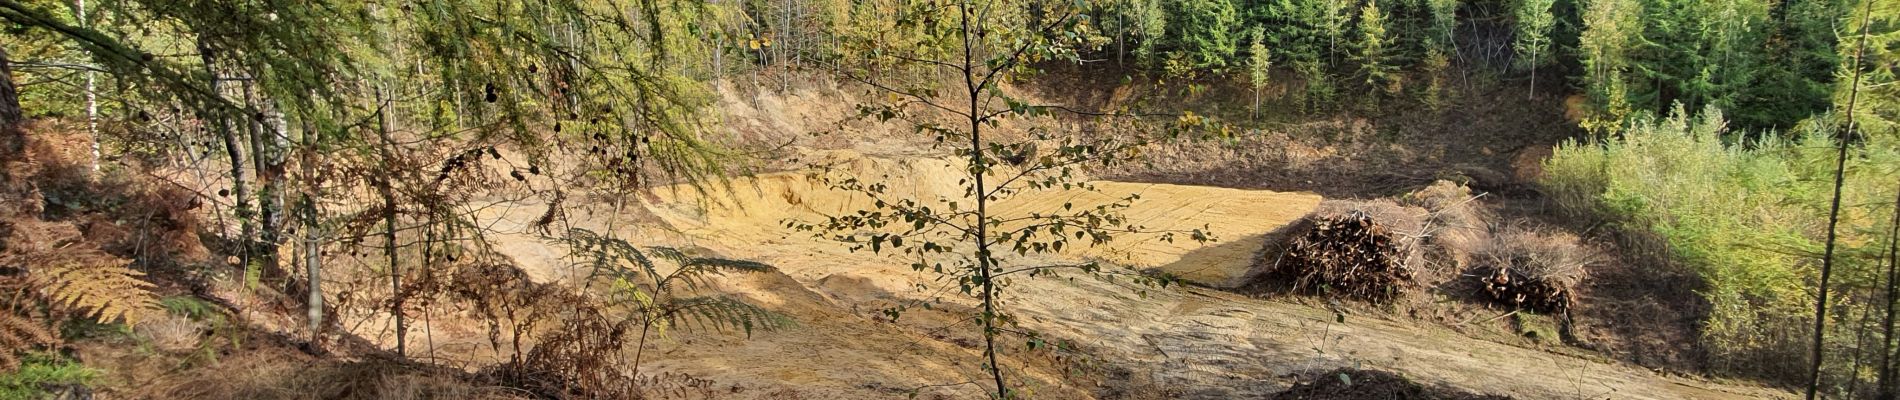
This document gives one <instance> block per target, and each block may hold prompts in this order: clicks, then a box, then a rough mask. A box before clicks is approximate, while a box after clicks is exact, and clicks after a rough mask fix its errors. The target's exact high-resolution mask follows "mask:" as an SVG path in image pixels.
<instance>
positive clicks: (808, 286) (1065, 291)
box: [500, 153, 1786, 399]
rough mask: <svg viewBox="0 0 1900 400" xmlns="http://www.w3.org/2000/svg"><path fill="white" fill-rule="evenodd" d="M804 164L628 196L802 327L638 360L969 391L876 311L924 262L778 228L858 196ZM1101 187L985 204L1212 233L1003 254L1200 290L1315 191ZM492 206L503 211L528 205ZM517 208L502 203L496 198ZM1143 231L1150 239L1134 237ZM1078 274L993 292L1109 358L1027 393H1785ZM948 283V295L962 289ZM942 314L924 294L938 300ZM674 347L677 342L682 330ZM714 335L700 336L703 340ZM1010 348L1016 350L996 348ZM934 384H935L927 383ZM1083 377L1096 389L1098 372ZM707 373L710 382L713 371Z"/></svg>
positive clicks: (778, 382) (871, 391)
mask: <svg viewBox="0 0 1900 400" xmlns="http://www.w3.org/2000/svg"><path fill="white" fill-rule="evenodd" d="M827 157H831V159H832V160H833V161H836V162H837V165H839V167H837V168H836V169H834V170H835V171H848V172H850V173H853V174H856V175H858V176H860V177H862V178H864V179H868V180H881V181H886V182H889V183H890V184H891V185H892V187H893V188H892V195H894V196H910V197H912V198H918V199H926V200H928V199H937V198H942V197H944V196H945V194H958V193H961V189H960V188H958V187H957V186H956V177H957V176H958V174H959V173H960V172H959V170H957V169H956V168H955V167H954V166H952V165H950V164H949V163H948V162H946V161H944V160H937V159H921V160H918V159H911V160H903V161H894V160H881V159H867V158H862V157H856V156H854V155H853V154H850V153H833V154H830V155H828V156H827ZM815 176H816V175H814V174H813V173H802V172H790V173H778V174H769V175H763V176H759V177H756V178H748V179H741V180H738V181H735V182H734V184H733V185H731V186H730V187H729V188H725V187H715V188H710V190H711V192H710V193H707V194H704V195H702V194H699V193H696V192H694V191H692V190H677V191H675V190H667V189H660V190H656V191H655V192H653V194H652V195H650V196H648V197H647V198H646V199H644V200H645V201H644V203H645V212H647V213H650V214H649V215H650V217H651V218H647V219H648V220H647V221H645V222H643V223H640V224H637V225H635V226H632V227H629V228H624V230H627V231H629V232H627V233H628V234H632V235H642V236H643V237H645V238H647V239H648V240H649V242H652V243H656V244H670V245H678V246H692V247H699V248H703V249H706V250H710V251H713V252H716V253H719V254H722V255H724V256H727V257H734V258H743V259H752V260H757V261H763V262H767V263H770V264H773V265H775V266H777V267H778V268H779V269H780V271H781V272H782V275H777V274H774V275H762V276H749V277H734V278H733V279H729V280H727V281H726V282H725V283H724V286H725V288H724V289H725V290H728V291H732V292H736V293H740V294H741V295H742V296H744V297H746V298H748V299H750V300H751V301H754V302H756V303H758V304H761V305H764V306H767V307H768V308H772V309H774V310H778V311H780V312H784V313H787V314H789V315H791V316H792V317H793V318H795V319H798V320H799V323H800V324H801V325H800V326H799V327H797V328H793V329H791V330H786V331H780V332H771V333H763V334H758V335H755V336H754V337H752V338H751V339H749V340H747V339H743V338H738V337H730V336H725V337H720V336H681V337H677V338H675V339H674V341H673V342H670V343H668V344H662V345H661V347H660V349H661V351H662V354H661V355H660V356H659V357H658V359H657V360H656V362H655V364H656V365H660V366H664V367H665V368H667V370H669V371H680V372H690V373H692V374H694V375H695V376H699V377H702V378H708V379H712V380H713V381H715V382H720V384H721V385H733V386H735V387H738V388H739V389H736V390H737V391H736V392H734V396H736V397H739V398H826V399H830V398H893V397H899V398H901V397H903V396H904V395H905V394H906V393H908V392H909V391H910V390H912V389H914V388H919V387H927V388H925V389H922V390H919V392H920V393H922V394H924V395H925V396H924V397H922V398H931V396H942V397H943V398H976V397H980V396H981V394H979V392H978V391H977V390H978V388H977V387H975V386H974V385H970V384H958V383H961V382H966V381H974V380H977V378H979V377H980V376H981V374H982V372H981V371H980V369H978V368H979V367H978V365H979V364H978V361H977V360H978V354H979V353H978V351H977V349H978V347H977V346H976V345H975V343H974V342H973V340H974V335H973V331H974V328H971V327H970V326H968V325H967V324H959V321H958V320H956V319H954V316H955V315H958V314H955V313H954V311H952V312H915V313H912V314H914V316H913V315H911V314H907V315H906V317H905V319H904V320H902V321H900V322H898V323H888V322H880V321H877V320H875V318H876V315H878V311H879V310H881V309H882V308H884V307H889V306H891V305H893V304H897V303H898V302H902V301H906V300H914V299H920V298H926V297H931V296H933V295H935V292H929V291H925V290H920V287H919V284H923V285H925V287H929V288H935V287H937V286H935V285H934V284H935V282H932V280H931V279H932V276H930V275H927V274H923V273H917V272H913V271H911V270H910V268H909V267H908V261H906V260H902V259H896V258H891V257H889V256H879V255H873V254H869V253H865V252H859V253H851V252H848V251H846V247H845V246H844V245H841V244H838V243H834V242H826V241H821V240H817V239H814V238H811V237H810V235H809V234H808V233H802V232H795V231H792V230H791V229H788V228H786V227H785V225H784V222H785V221H788V220H810V219H814V218H819V217H822V216H823V215H827V214H836V213H842V212H849V211H855V210H858V209H860V208H861V207H864V206H865V205H867V203H868V202H866V201H864V200H860V199H857V198H855V197H853V196H846V195H844V193H842V192H839V191H836V190H832V189H829V188H828V187H826V185H824V184H823V183H820V182H818V181H817V180H816V179H815ZM1098 187H1099V188H1100V189H1101V193H1078V192H1056V193H1041V194H1031V195H1023V196H1019V197H1016V198H1013V199H1009V200H1006V201H1004V202H1001V203H1000V204H999V205H998V207H997V208H996V209H995V211H996V212H997V213H999V214H1000V215H1008V214H1009V213H1018V212H1026V211H1028V210H1032V209H1042V208H1050V207H1059V206H1060V205H1061V204H1062V203H1063V202H1075V203H1078V204H1083V203H1087V202H1090V201H1104V200H1103V199H1106V198H1112V197H1119V196H1121V195H1125V194H1126V193H1141V194H1142V200H1140V201H1139V202H1137V203H1136V204H1135V205H1134V207H1133V208H1132V209H1131V210H1130V212H1128V213H1127V214H1128V215H1129V217H1130V219H1131V220H1133V221H1136V222H1137V223H1140V224H1144V225H1148V226H1150V227H1160V228H1168V227H1199V226H1203V224H1205V225H1206V226H1207V227H1209V228H1211V229H1212V230H1213V231H1214V232H1215V233H1216V234H1217V235H1219V236H1220V238H1221V241H1220V242H1217V243H1211V244H1205V245H1202V244H1196V243H1193V242H1190V241H1185V240H1182V241H1177V242H1176V243H1173V244H1168V243H1159V242H1157V241H1154V240H1151V238H1135V237H1124V238H1120V239H1117V241H1116V242H1114V244H1112V245H1110V246H1107V247H1105V248H1097V249H1091V250H1086V251H1080V252H1075V253H1073V254H1063V255H1055V256H1032V257H1027V258H1014V259H1008V260H1006V261H1005V262H1014V263H1054V262H1064V261H1074V260H1078V259H1081V258H1093V259H1107V260H1110V261H1114V262H1118V263H1124V264H1126V265H1131V266H1135V267H1138V268H1148V267H1156V268H1162V269H1166V270H1169V271H1173V272H1176V273H1180V274H1183V275H1186V276H1188V277H1190V278H1193V279H1194V280H1196V281H1198V282H1204V283H1207V284H1211V285H1222V284H1227V283H1232V282H1233V281H1234V280H1237V279H1242V278H1244V277H1245V276H1247V275H1248V271H1247V269H1246V266H1249V265H1252V264H1253V263H1254V260H1253V258H1254V257H1255V255H1254V254H1255V253H1256V249H1258V248H1259V246H1260V242H1261V240H1262V239H1261V235H1264V234H1267V233H1269V232H1271V231H1273V230H1274V229H1276V228H1278V227H1280V226H1282V225H1285V224H1286V223H1288V222H1290V221H1292V220H1293V219H1295V218H1298V217H1299V216H1301V215H1304V214H1305V213H1306V212H1307V211H1308V210H1310V209H1311V208H1312V207H1313V206H1315V205H1316V204H1317V203H1318V201H1319V197H1318V196H1315V195H1311V194H1292V193H1276V192H1268V191H1246V190H1234V189H1221V188H1211V187H1191V186H1178V185H1160V184H1128V183H1112V182H1104V183H1101V184H1100V185H1098ZM529 211H531V210H525V209H524V210H523V211H522V213H523V215H521V216H515V215H504V216H500V217H503V218H502V219H503V220H504V221H512V220H527V219H528V215H527V214H530V213H531V212H529ZM510 214H514V213H510ZM1144 239H1149V240H1144ZM534 247H535V246H526V245H524V246H504V251H507V252H509V253H511V255H512V256H514V257H515V258H516V259H517V260H518V261H520V262H522V263H523V264H524V266H526V267H528V268H529V269H530V270H539V271H536V272H537V276H541V277H547V278H549V279H554V277H556V276H559V275H560V274H561V273H562V272H565V271H558V270H560V269H561V268H562V267H558V265H559V264H558V263H555V262H554V260H553V259H552V258H550V254H548V252H547V251H546V250H545V249H537V248H534ZM1141 289H1142V288H1133V287H1129V286H1127V285H1126V284H1125V283H1119V284H1118V283H1109V282H1102V281H1099V280H1094V279H1090V278H1086V277H1077V278H1074V279H1068V278H1067V277H1064V278H1060V279H1020V280H1017V281H1016V283H1015V284H1014V285H1013V286H1011V287H1010V290H1011V291H1012V293H1013V294H1012V295H1011V296H1010V297H1008V298H1006V300H1007V303H1006V306H1007V307H1010V309H1011V310H1013V311H1015V312H1017V313H1019V315H1020V316H1021V317H1022V318H1023V321H1024V322H1023V323H1024V325H1025V326H1026V327H1029V328H1032V329H1035V330H1038V331H1040V332H1042V333H1044V334H1047V335H1050V336H1053V337H1056V338H1061V339H1067V340H1071V341H1073V342H1075V343H1076V344H1078V345H1080V346H1081V347H1082V348H1083V349H1085V350H1086V351H1087V352H1088V353H1090V354H1091V355H1092V356H1093V357H1094V358H1096V359H1098V360H1100V361H1103V362H1105V363H1107V364H1108V365H1109V366H1110V367H1109V368H1108V370H1120V371H1125V372H1126V373H1125V376H1119V377H1112V378H1106V379H1104V378H1103V377H1101V376H1095V377H1084V378H1081V379H1102V381H1101V382H1097V383H1095V384H1088V385H1078V384H1076V383H1074V380H1075V379H1077V378H1061V376H1063V375H1062V374H1063V371H1062V369H1061V368H1059V367H1057V366H1054V365H1052V364H1050V363H1048V362H1039V361H1036V360H1018V361H1016V362H1014V363H1006V364H1013V365H1010V368H1011V369H1012V372H1013V373H1016V374H1018V375H1019V376H1026V377H1028V379H1027V380H1028V381H1029V382H1028V383H1026V385H1027V386H1028V387H1029V388H1031V389H1032V390H1035V391H1037V392H1038V393H1039V394H1041V396H1040V397H1043V398H1083V397H1091V396H1096V395H1099V394H1100V392H1097V391H1096V390H1095V389H1097V388H1099V387H1102V386H1106V387H1108V388H1110V389H1111V390H1114V389H1117V388H1120V387H1122V386H1132V385H1139V386H1141V387H1144V388H1158V389H1160V391H1161V392H1160V393H1153V392H1150V393H1151V395H1159V396H1165V397H1169V398H1174V397H1179V398H1208V399H1214V398H1222V399H1224V398H1235V397H1245V398H1253V397H1258V396H1262V395H1265V394H1270V393H1274V392H1278V391H1281V390H1284V389H1286V388H1287V387H1288V386H1290V385H1291V384H1292V380H1291V379H1292V376H1293V375H1294V374H1295V373H1299V372H1306V371H1317V370H1329V369H1333V368H1338V367H1354V366H1356V367H1362V368H1374V369H1384V370H1391V371H1395V372H1398V373H1400V374H1402V375H1405V376H1407V377H1410V378H1412V379H1416V380H1419V381H1422V382H1427V383H1435V384H1446V385H1450V386H1455V387H1459V388H1463V389H1467V390H1471V391H1474V392H1478V393H1487V394H1502V395H1510V396H1514V397H1518V398H1528V399H1543V398H1606V397H1607V398H1628V399H1673V398H1698V399H1753V398H1773V397H1785V396H1786V393H1782V392H1776V391H1772V390H1765V389H1758V388H1747V387H1730V386H1722V385H1717V384H1711V383H1707V382H1698V381H1692V380H1686V379H1680V378H1672V377H1663V376H1658V375H1656V374H1653V373H1651V372H1649V371H1648V370H1644V369H1640V368H1636V367H1633V366H1628V365H1623V364H1616V363H1611V362H1604V361H1598V360H1589V359H1581V358H1575V357H1570V356H1564V355H1559V354H1555V353H1551V352H1546V351H1542V350H1537V349H1530V348H1522V347H1517V346H1512V345H1506V344H1500V343H1495V342H1489V341H1483V340H1478V339H1472V338H1468V337H1464V336H1461V335H1458V334H1456V333H1454V332H1451V331H1449V330H1446V329H1443V328H1437V327H1420V326H1415V325H1413V324H1408V323H1401V322H1394V321H1388V320H1384V319H1380V318H1375V317H1366V316H1347V317H1345V319H1344V322H1343V323H1340V322H1337V321H1338V319H1337V318H1338V316H1336V315H1335V314H1333V313H1332V312H1331V311H1327V310H1322V309H1316V308H1313V307H1309V306H1303V305H1294V304H1287V303H1281V302H1274V301H1263V300H1257V299H1250V298H1246V297H1244V296H1238V295H1234V294H1231V293H1226V292H1222V291H1219V290H1214V289H1208V288H1198V287H1197V288H1188V289H1184V290H1152V289H1150V290H1145V296H1144V295H1142V294H1140V293H1138V291H1140V290H1141ZM955 297H956V296H954V295H952V296H947V297H946V299H947V301H946V305H948V306H949V307H951V308H955V307H956V306H958V305H959V304H963V305H967V304H968V303H967V301H965V300H961V299H956V298H955ZM940 310H941V308H940ZM688 343H691V344H692V345H690V346H682V345H681V344H688ZM708 344H717V346H708ZM1012 351H1013V348H1012ZM931 385H943V386H931ZM1098 385H1100V386H1098ZM722 387H723V386H722Z"/></svg>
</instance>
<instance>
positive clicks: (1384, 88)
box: [1353, 0, 1400, 104]
mask: <svg viewBox="0 0 1900 400" xmlns="http://www.w3.org/2000/svg"><path fill="white" fill-rule="evenodd" d="M1385 19H1386V15H1385V12H1384V11H1380V10H1379V2H1378V0H1368V1H1366V5H1365V7H1362V8H1360V9H1359V38H1358V39H1359V40H1358V43H1357V49H1355V50H1356V53H1354V54H1353V61H1356V62H1358V63H1359V76H1360V77H1361V78H1363V79H1364V83H1365V85H1366V87H1367V88H1368V89H1369V90H1370V91H1371V93H1370V94H1371V96H1367V99H1366V101H1368V102H1369V104H1373V103H1377V98H1378V97H1379V95H1380V94H1381V93H1383V94H1391V93H1397V92H1398V91H1399V88H1400V86H1399V75H1398V67H1397V66H1396V65H1393V63H1392V60H1391V57H1392V55H1391V54H1390V52H1391V49H1390V47H1391V46H1392V44H1391V42H1389V41H1388V40H1389V39H1388V37H1387V35H1388V34H1387V32H1386V21H1385Z"/></svg>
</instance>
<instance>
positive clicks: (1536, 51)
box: [1511, 0, 1556, 98]
mask: <svg viewBox="0 0 1900 400" xmlns="http://www.w3.org/2000/svg"><path fill="white" fill-rule="evenodd" d="M1553 3H1554V1H1553V0H1518V2H1517V4H1516V6H1517V7H1516V10H1515V11H1516V12H1515V13H1514V14H1515V15H1516V16H1517V25H1516V34H1517V35H1516V38H1515V39H1514V40H1512V42H1511V47H1512V48H1513V49H1514V50H1516V52H1517V65H1518V68H1522V69H1529V70H1530V72H1531V87H1530V97H1531V98H1536V97H1537V67H1540V66H1543V65H1547V64H1550V61H1551V58H1552V57H1550V28H1551V26H1552V25H1555V23H1556V19H1555V18H1553V17H1551V15H1550V7H1551V5H1552V4H1553Z"/></svg>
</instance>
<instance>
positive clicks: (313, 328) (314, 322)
mask: <svg viewBox="0 0 1900 400" xmlns="http://www.w3.org/2000/svg"><path fill="white" fill-rule="evenodd" d="M317 137H318V136H317V135H316V132H313V131H311V130H310V129H309V127H307V126H306V127H305V129H303V140H302V142H303V149H302V157H303V160H302V161H303V162H301V163H300V164H303V165H302V167H303V179H304V193H303V201H302V203H303V206H302V207H299V208H301V209H302V210H303V212H302V214H303V230H304V232H303V266H304V273H305V275H306V276H307V277H308V278H307V279H308V282H305V284H307V285H308V288H307V290H306V291H307V293H304V294H305V295H306V296H307V297H306V299H307V300H305V301H304V303H305V304H304V305H305V306H306V307H308V315H309V317H310V346H311V347H312V348H319V349H320V348H321V347H322V346H323V228H322V227H321V226H319V223H318V222H317V199H319V198H321V196H322V195H321V194H320V193H318V190H319V182H318V181H317V156H316V155H317V151H318V149H317V140H316V138H317Z"/></svg>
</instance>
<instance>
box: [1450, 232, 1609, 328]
mask: <svg viewBox="0 0 1900 400" xmlns="http://www.w3.org/2000/svg"><path fill="white" fill-rule="evenodd" d="M1596 257H1597V256H1596V252H1595V251H1593V250H1591V249H1589V248H1587V247H1585V246H1583V245H1582V244H1580V241H1579V240H1578V239H1577V238H1576V237H1575V236H1572V235H1569V234H1566V233H1548V232H1543V231H1537V230H1531V229H1522V228H1519V229H1511V230H1507V231H1505V232H1502V233H1499V234H1498V235H1497V236H1496V238H1495V239H1493V240H1492V241H1491V242H1489V243H1488V244H1487V245H1486V246H1484V247H1483V248H1480V249H1479V251H1478V254H1477V257H1476V258H1477V262H1478V264H1479V265H1478V269H1477V273H1478V277H1479V279H1482V280H1483V283H1484V286H1483V290H1484V294H1486V295H1488V296H1490V298H1491V300H1492V301H1496V302H1498V303H1502V304H1506V305H1510V306H1513V307H1518V308H1522V309H1527V310H1532V311H1538V312H1544V313H1552V314H1557V313H1563V312H1565V311H1567V310H1569V309H1570V306H1571V304H1572V302H1573V301H1574V299H1573V298H1572V296H1573V294H1572V288H1573V287H1575V286H1576V284H1577V281H1578V280H1580V279H1581V278H1582V275H1583V271H1584V267H1586V266H1588V265H1590V264H1591V263H1593V262H1595V260H1596Z"/></svg>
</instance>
